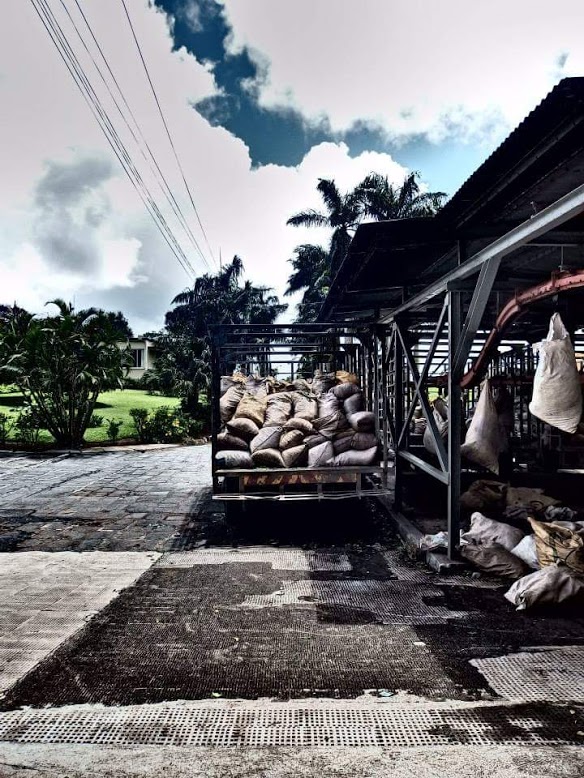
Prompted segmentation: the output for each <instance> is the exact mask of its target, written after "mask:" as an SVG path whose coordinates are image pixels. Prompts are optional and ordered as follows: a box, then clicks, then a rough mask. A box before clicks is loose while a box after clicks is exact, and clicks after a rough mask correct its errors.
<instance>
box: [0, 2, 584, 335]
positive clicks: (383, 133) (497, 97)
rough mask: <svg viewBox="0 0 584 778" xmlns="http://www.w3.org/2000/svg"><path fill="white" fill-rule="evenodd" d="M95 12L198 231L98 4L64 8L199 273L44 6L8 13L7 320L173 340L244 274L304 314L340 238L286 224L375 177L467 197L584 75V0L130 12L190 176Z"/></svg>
mask: <svg viewBox="0 0 584 778" xmlns="http://www.w3.org/2000/svg"><path fill="white" fill-rule="evenodd" d="M80 5H81V7H82V8H83V11H84V14H85V15H86V18H87V21H88V22H89V24H90V26H91V29H92V31H93V33H94V35H95V37H96V39H97V41H98V42H99V44H100V47H101V49H102V50H103V53H104V55H105V57H106V58H107V62H108V65H109V67H110V68H111V69H112V71H113V73H114V74H115V76H116V80H117V82H118V84H119V86H120V88H121V89H122V92H123V95H124V100H126V101H127V103H128V104H129V105H130V107H131V109H132V112H133V115H134V117H135V119H136V121H137V122H138V127H139V130H140V137H143V138H144V139H145V142H147V143H148V147H149V148H150V149H151V150H152V151H153V152H154V154H155V157H156V162H157V164H158V165H159V166H160V168H161V170H162V171H163V172H164V175H165V179H166V181H167V183H168V186H169V187H170V190H171V191H172V193H173V196H174V198H175V199H176V202H177V203H178V204H179V205H180V207H181V209H182V213H183V215H184V217H185V220H186V222H188V225H189V229H188V230H185V228H184V226H183V225H182V224H181V223H180V220H178V219H177V217H176V214H175V213H174V210H173V207H172V205H171V204H169V201H168V199H167V198H166V195H165V189H164V186H163V185H162V184H161V181H160V178H159V176H158V175H157V174H156V171H155V168H154V166H153V164H152V161H151V160H150V158H149V157H148V153H146V151H145V148H146V147H145V142H144V141H141V140H136V138H137V137H138V136H136V133H135V132H134V133H132V132H130V131H129V129H128V127H127V126H126V125H125V124H124V120H123V119H122V116H124V119H125V120H126V121H128V119H129V116H128V113H127V109H126V107H125V103H123V104H122V103H121V101H118V105H116V101H115V100H114V98H113V97H112V94H113V95H116V94H117V93H116V88H117V87H115V85H114V83H113V82H112V80H111V77H110V75H109V73H108V72H107V71H106V70H105V68H104V67H103V64H101V65H100V63H101V60H100V54H99V51H98V50H97V49H96V46H95V43H94V41H93V39H92V38H91V37H90V36H89V34H88V31H87V28H86V27H85V21H84V19H83V17H82V16H81V15H80V12H79V8H78V6H77V4H76V3H75V2H74V0H62V1H61V0H45V2H44V3H43V7H46V8H50V10H51V12H52V13H53V14H54V17H55V20H56V22H57V23H58V24H59V25H60V26H61V28H62V33H63V35H64V37H65V38H66V39H67V41H68V44H69V46H70V47H71V48H72V50H73V51H74V52H75V54H76V57H77V58H78V61H79V63H80V65H81V67H82V69H83V72H84V76H85V78H87V79H88V81H89V83H90V84H91V85H92V88H93V90H94V93H95V94H96V95H97V98H98V99H99V101H100V104H101V107H102V110H103V111H104V112H105V114H106V115H107V116H108V118H109V120H110V121H111V122H112V124H113V126H114V127H115V129H116V132H117V134H118V137H119V138H120V139H121V141H122V142H123V144H124V146H125V149H126V152H127V155H128V158H129V159H131V161H132V165H133V166H134V168H135V169H136V170H137V171H138V172H139V174H140V176H141V180H142V182H143V187H142V190H141V191H142V195H144V192H146V193H147V196H148V197H150V198H151V200H152V202H153V203H154V204H155V205H156V207H157V208H158V210H159V211H160V213H162V214H163V216H164V218H165V220H166V224H167V225H168V229H169V231H170V233H171V235H172V237H173V239H175V240H176V241H177V245H178V246H180V248H181V251H183V252H184V256H185V257H186V258H187V260H188V262H187V264H186V265H185V263H184V262H183V263H182V265H181V263H180V262H179V261H178V260H177V258H176V257H175V256H174V254H173V253H172V252H171V251H170V249H169V247H168V245H167V243H166V242H165V240H164V239H163V238H162V237H161V235H160V233H159V231H158V228H157V226H156V225H155V223H154V222H153V221H152V219H151V218H150V216H149V215H148V213H147V211H146V209H145V206H144V204H143V202H142V200H141V197H140V196H139V193H138V191H137V190H136V188H134V186H133V185H132V184H131V182H130V181H129V180H128V178H127V177H126V176H125V174H124V171H123V170H122V168H121V166H120V163H119V161H118V159H117V158H116V156H115V155H114V154H113V152H112V149H111V148H110V145H109V144H108V142H107V140H106V138H105V137H104V135H103V133H102V131H101V130H100V128H99V126H98V124H97V122H96V120H95V118H94V116H93V115H92V113H91V111H90V110H89V108H88V105H87V104H86V102H85V101H84V99H83V96H82V95H81V93H80V91H79V89H78V88H77V87H76V85H75V84H74V82H73V80H72V79H71V76H70V74H69V72H68V71H67V69H66V68H65V66H64V64H63V62H62V60H61V58H60V56H59V53H58V51H57V50H56V48H55V46H54V45H53V44H52V42H51V40H50V39H49V37H48V35H47V32H46V30H45V29H44V27H43V25H42V24H41V22H40V20H39V18H38V17H37V15H36V13H35V11H34V8H33V5H32V3H29V2H25V0H3V2H2V3H1V4H0V6H1V7H0V101H1V102H0V104H1V105H2V109H3V117H2V118H3V120H2V121H1V122H0V150H1V152H0V153H1V154H2V160H1V165H2V180H1V181H0V290H2V299H0V303H2V302H13V301H16V302H18V303H19V304H20V305H22V306H24V307H26V308H28V309H30V310H32V311H42V310H44V303H45V302H46V301H47V300H50V299H52V298H54V297H64V298H66V299H67V300H71V301H73V302H74V303H75V304H76V305H77V306H79V307H88V306H91V305H95V306H101V307H104V308H111V309H118V308H120V309H122V310H123V311H124V312H125V313H126V315H127V316H128V318H129V320H130V322H131V324H132V326H133V328H134V330H135V331H136V332H141V331H148V330H154V329H158V328H159V327H161V325H162V323H163V320H164V314H165V312H166V311H167V310H168V308H169V306H170V301H171V300H172V298H173V297H174V296H175V295H176V294H177V293H178V292H180V291H182V290H183V289H184V288H185V287H187V286H189V285H190V284H192V282H193V279H194V276H195V275H196V274H200V273H203V272H208V271H209V270H211V271H212V270H214V269H216V268H217V267H218V265H219V262H220V260H230V259H231V258H232V257H233V255H234V254H238V255H239V256H240V257H242V259H243V261H244V265H245V269H246V274H247V277H248V278H250V279H251V280H252V281H254V282H256V283H262V284H267V285H269V286H271V287H273V288H274V289H275V291H276V292H277V293H278V294H280V295H281V294H283V292H284V290H285V288H286V281H287V278H288V275H289V274H290V269H291V268H290V264H289V261H288V260H289V259H290V258H291V256H292V255H293V251H294V248H295V246H297V245H299V244H301V243H318V244H321V245H323V246H326V245H327V242H328V240H329V237H330V236H329V234H328V233H327V231H326V230H323V229H314V228H296V227H292V226H288V225H287V224H286V221H287V219H288V218H289V217H290V216H291V215H292V214H294V213H296V212H298V211H300V210H305V209H307V208H319V207H320V204H321V203H320V199H319V196H318V194H317V191H316V185H317V183H318V179H319V178H334V179H335V181H336V182H337V184H338V186H339V188H340V189H341V190H342V191H348V190H350V189H352V188H353V187H354V186H355V185H356V184H357V183H358V182H359V181H361V180H362V179H363V178H364V177H365V176H366V175H367V174H368V173H370V172H372V171H375V172H378V173H381V174H383V175H387V176H388V178H389V179H390V180H391V181H392V183H395V184H399V183H401V181H403V179H404V177H405V176H406V175H407V174H408V172H409V171H411V170H417V171H419V172H420V174H421V179H422V181H423V182H424V184H425V186H427V187H428V188H429V189H431V190H433V191H444V192H446V193H447V194H448V195H451V194H453V193H454V192H455V191H456V189H457V188H458V187H459V186H460V185H461V184H462V183H463V182H464V181H465V180H466V179H467V178H468V176H469V175H470V174H471V173H472V172H473V171H474V170H475V169H476V168H477V167H478V166H479V165H480V163H481V162H482V161H483V160H484V159H485V158H486V157H487V156H488V155H489V154H490V153H491V151H492V150H493V149H494V148H495V147H496V146H497V145H498V144H499V143H500V142H501V141H502V140H503V139H504V138H505V137H506V136H507V135H508V133H509V132H510V131H511V130H512V129H513V128H514V127H515V126H517V124H518V123H519V122H520V121H521V120H522V119H523V118H524V117H525V116H526V115H527V113H529V111H531V110H533V108H534V107H535V106H536V105H537V104H538V103H539V102H540V101H541V100H542V99H543V98H544V97H545V95H546V94H547V93H548V92H549V91H550V90H551V89H552V88H553V86H554V85H555V84H557V83H558V81H559V80H561V78H563V77H564V76H574V75H576V76H578V75H584V39H583V37H582V34H581V31H582V29H584V4H583V3H582V1H581V0H555V2H554V3H553V4H552V3H550V2H549V0H514V2H513V3H509V2H508V0H489V1H488V2H487V0H476V2H473V3H469V2H468V0H441V2H439V3H437V2H430V0H156V2H153V0H126V5H127V7H128V10H129V14H130V17H131V20H132V22H133V26H134V29H135V33H136V36H137V39H138V41H139V43H140V48H141V51H142V54H143V56H144V59H145V62H146V63H147V66H148V69H149V72H150V75H151V78H152V82H153V84H154V85H155V91H156V93H157V98H158V100H159V102H160V105H161V108H162V111H163V114H164V117H165V120H166V123H167V126H168V127H169V130H170V132H171V137H172V141H173V145H174V148H175V150H176V152H177V155H178V158H179V160H180V163H181V167H182V172H181V169H180V168H179V167H178V165H177V161H176V158H175V156H174V152H173V149H172V146H171V145H170V143H169V139H168V137H167V135H166V132H165V129H164V126H163V124H162V122H161V117H160V115H159V112H158V109H157V106H156V103H155V101H154V97H153V95H152V93H151V90H150V87H149V84H148V81H147V79H146V76H145V72H144V68H143V66H142V63H141V61H140V58H139V55H138V51H137V48H136V45H135V42H134V40H133V37H132V32H131V29H130V27H129V24H128V20H127V18H126V17H125V15H124V12H123V6H122V4H121V3H120V1H119V0H81V2H80ZM67 11H68V12H69V14H70V15H69V14H68V13H67ZM79 35H81V39H83V41H82V40H81V39H80V37H79ZM86 46H87V48H85V47H86ZM88 52H89V53H88ZM96 63H97V64H96ZM104 80H105V82H106V83H107V84H108V87H107V88H106V86H105V84H104ZM120 106H121V107H122V109H123V110H120ZM131 122H133V119H132V120H131ZM131 122H130V124H131ZM183 173H184V177H185V179H186V180H187V181H188V183H189V187H190V192H191V195H192V197H193V202H194V203H195V205H196V208H197V214H195V212H194V209H193V208H192V203H191V201H190V200H191V198H190V195H189V194H188V193H187V191H186V188H185V186H184V180H183ZM199 219H200V223H199ZM201 225H203V227H202V228H201ZM189 231H190V232H191V234H192V236H193V238H194V240H193V239H191V237H190V236H189ZM188 264H190V266H191V269H189V268H188V266H187V265H188ZM287 299H288V298H287ZM290 302H291V303H292V304H293V302H294V301H293V300H291V301H290ZM293 315H294V311H293V310H291V311H290V317H293Z"/></svg>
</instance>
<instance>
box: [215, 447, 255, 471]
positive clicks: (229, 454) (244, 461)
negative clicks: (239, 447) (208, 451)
mask: <svg viewBox="0 0 584 778" xmlns="http://www.w3.org/2000/svg"><path fill="white" fill-rule="evenodd" d="M215 461H216V462H217V467H218V468H219V469H220V470H247V469H248V468H250V467H253V466H254V465H253V460H252V458H251V456H250V454H249V452H248V451H219V452H218V453H217V454H215Z"/></svg>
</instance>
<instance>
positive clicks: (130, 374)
mask: <svg viewBox="0 0 584 778" xmlns="http://www.w3.org/2000/svg"><path fill="white" fill-rule="evenodd" d="M128 345H129V347H130V353H131V355H132V357H133V360H134V364H133V366H132V367H130V368H128V370H127V372H126V378H136V379H137V378H142V376H143V375H144V373H145V372H146V370H151V369H152V368H153V367H154V365H155V363H156V346H155V345H154V343H153V342H152V341H151V340H146V339H143V338H131V339H130V341H129V342H128V341H120V342H119V343H118V346H119V347H120V349H125V348H127V347H128Z"/></svg>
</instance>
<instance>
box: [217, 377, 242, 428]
mask: <svg viewBox="0 0 584 778" xmlns="http://www.w3.org/2000/svg"><path fill="white" fill-rule="evenodd" d="M244 393H245V390H244V388H243V385H242V384H234V385H233V386H230V387H229V388H228V389H227V391H226V392H225V394H224V395H223V396H222V397H221V399H220V400H219V414H220V416H221V421H222V422H223V424H225V423H226V422H228V421H229V420H230V419H231V417H232V416H233V414H234V413H235V412H236V409H237V407H238V405H239V403H240V401H241V399H242V397H243V395H244Z"/></svg>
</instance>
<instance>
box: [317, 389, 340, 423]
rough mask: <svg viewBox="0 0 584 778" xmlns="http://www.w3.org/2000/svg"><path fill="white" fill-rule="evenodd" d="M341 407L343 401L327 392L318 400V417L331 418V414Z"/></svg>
mask: <svg viewBox="0 0 584 778" xmlns="http://www.w3.org/2000/svg"><path fill="white" fill-rule="evenodd" d="M340 407H341V401H340V400H339V399H338V397H335V395H334V394H333V393H332V392H327V393H326V394H323V395H321V396H320V398H319V400H318V417H319V419H324V417H325V416H330V415H331V413H334V412H335V411H338V410H339V408H340Z"/></svg>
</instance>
